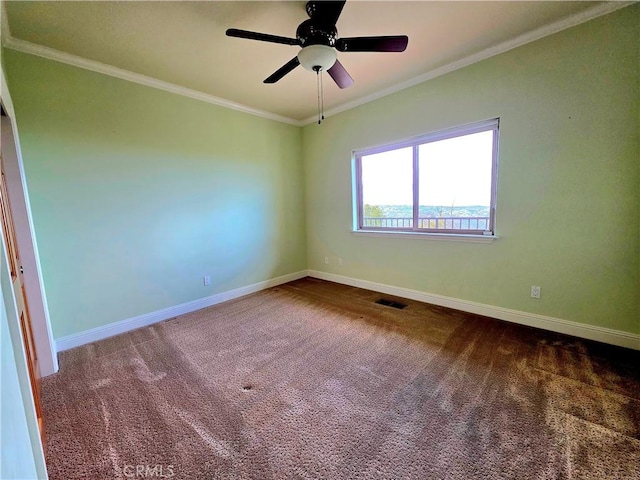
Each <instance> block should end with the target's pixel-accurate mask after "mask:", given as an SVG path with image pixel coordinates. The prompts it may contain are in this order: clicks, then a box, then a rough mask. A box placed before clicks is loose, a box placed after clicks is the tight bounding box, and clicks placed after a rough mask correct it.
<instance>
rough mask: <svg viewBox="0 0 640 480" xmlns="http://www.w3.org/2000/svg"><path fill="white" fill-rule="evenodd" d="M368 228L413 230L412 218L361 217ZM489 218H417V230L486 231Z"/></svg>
mask: <svg viewBox="0 0 640 480" xmlns="http://www.w3.org/2000/svg"><path fill="white" fill-rule="evenodd" d="M362 220H363V226H364V227H370V228H410V229H412V228H413V219H412V218H399V217H396V218H392V217H363V219H362ZM489 220H490V219H489V217H419V218H418V228H428V229H430V230H482V231H484V230H488V229H489Z"/></svg>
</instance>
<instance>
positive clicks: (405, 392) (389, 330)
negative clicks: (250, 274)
mask: <svg viewBox="0 0 640 480" xmlns="http://www.w3.org/2000/svg"><path fill="white" fill-rule="evenodd" d="M380 296H381V295H379V294H376V293H374V292H370V291H366V290H361V289H356V288H352V287H346V286H341V285H337V284H333V283H330V282H324V281H320V280H314V279H310V278H307V279H303V280H299V281H296V282H292V283H289V284H286V285H282V286H280V287H276V288H272V289H269V290H266V291H263V292H260V293H257V294H254V295H251V296H248V297H244V298H241V299H238V300H235V301H231V302H228V303H225V304H221V305H218V306H215V307H211V308H207V309H204V310H200V311H198V312H195V313H191V314H188V315H184V316H181V317H178V318H175V319H171V320H168V321H166V322H162V323H159V324H155V325H153V326H151V327H147V328H143V329H140V330H137V331H134V332H131V333H128V334H124V335H121V336H118V337H115V338H112V339H108V340H104V341H101V342H97V343H94V344H91V345H87V346H84V347H80V348H77V349H75V350H71V351H67V352H64V353H62V354H61V355H60V365H61V369H60V372H59V373H58V374H57V375H54V376H52V377H49V378H46V379H45V381H44V382H43V385H42V391H43V397H44V398H43V403H44V409H45V425H46V429H47V440H48V451H47V463H48V468H49V474H50V478H51V479H53V480H55V479H64V480H70V479H80V478H82V479H113V478H123V479H126V478H159V477H160V478H162V477H163V476H164V478H167V477H169V478H189V479H191V478H193V479H205V478H207V479H208V478H221V479H244V478H247V479H316V478H324V479H343V478H353V479H359V478H362V479H365V478H366V479H420V480H423V479H474V478H482V479H493V478H498V479H501V478H504V479H512V478H514V479H560V478H576V479H578V478H579V479H590V478H593V479H608V478H626V479H638V478H640V374H639V372H638V364H639V363H640V355H639V354H638V352H634V351H630V350H625V349H622V348H615V347H609V346H605V345H601V344H597V343H593V342H587V341H582V340H578V339H575V338H571V337H565V336H562V335H558V334H552V333H548V332H541V331H537V330H534V329H529V328H526V327H520V326H517V325H513V324H509V323H506V322H500V321H497V320H491V319H488V318H485V317H480V316H475V315H470V314H465V313H461V312H457V311H454V310H448V309H445V308H440V307H433V306H429V305H425V304H421V303H418V302H412V301H405V303H407V304H408V307H407V308H405V309H404V310H397V309H394V308H391V307H386V306H382V305H377V304H375V303H374V301H375V300H376V299H378V298H379V297H380ZM136 469H137V470H136Z"/></svg>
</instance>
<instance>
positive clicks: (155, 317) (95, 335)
mask: <svg viewBox="0 0 640 480" xmlns="http://www.w3.org/2000/svg"><path fill="white" fill-rule="evenodd" d="M306 276H307V271H306V270H302V271H300V272H295V273H290V274H287V275H282V276H281V277H276V278H272V279H270V280H265V281H263V282H258V283H254V284H252V285H247V286H246V287H240V288H236V289H233V290H229V291H226V292H222V293H216V294H215V295H211V296H210V297H205V298H200V299H198V300H193V301H192V302H187V303H183V304H180V305H175V306H173V307H168V308H163V309H162V310H157V311H155V312H150V313H145V314H143V315H138V316H137V317H132V318H127V319H125V320H121V321H119V322H115V323H110V324H108V325H104V326H101V327H96V328H92V329H90V330H85V331H84V332H80V333H74V334H72V335H67V336H65V337H61V338H58V339H56V349H57V351H58V352H62V351H64V350H69V349H71V348H75V347H79V346H81V345H86V344H87V343H91V342H95V341H98V340H103V339H105V338H109V337H112V336H114V335H118V334H120V333H125V332H129V331H131V330H135V329H136V328H140V327H146V326H147V325H151V324H153V323H156V322H161V321H163V320H167V319H169V318H173V317H176V316H178V315H183V314H185V313H189V312H194V311H196V310H200V309H201V308H205V307H210V306H212V305H216V304H218V303H222V302H226V301H228V300H233V299H234V298H238V297H243V296H245V295H249V294H250V293H255V292H259V291H260V290H264V289H266V288H271V287H275V286H278V285H282V284H283V283H287V282H292V281H293V280H298V279H300V278H304V277H306Z"/></svg>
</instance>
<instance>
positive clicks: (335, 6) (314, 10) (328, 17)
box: [307, 0, 346, 26]
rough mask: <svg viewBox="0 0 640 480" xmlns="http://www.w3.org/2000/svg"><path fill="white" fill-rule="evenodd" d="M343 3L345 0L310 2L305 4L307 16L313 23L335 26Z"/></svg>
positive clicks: (316, 0)
mask: <svg viewBox="0 0 640 480" xmlns="http://www.w3.org/2000/svg"><path fill="white" fill-rule="evenodd" d="M345 3H346V0H344V1H341V2H329V1H320V0H315V1H310V2H308V3H307V14H308V15H309V17H311V18H312V19H313V20H314V22H317V23H319V24H324V25H332V26H335V24H336V23H337V22H338V18H339V17H340V14H341V13H342V9H343V8H344V4H345Z"/></svg>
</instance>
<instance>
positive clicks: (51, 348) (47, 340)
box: [0, 71, 58, 377]
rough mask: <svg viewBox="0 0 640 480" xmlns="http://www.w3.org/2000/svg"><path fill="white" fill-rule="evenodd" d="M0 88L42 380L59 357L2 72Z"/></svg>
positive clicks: (5, 159)
mask: <svg viewBox="0 0 640 480" xmlns="http://www.w3.org/2000/svg"><path fill="white" fill-rule="evenodd" d="M1 82H2V83H1V85H0V100H1V101H2V106H3V108H4V111H5V113H6V115H7V116H3V117H2V119H1V120H2V124H1V130H2V139H1V142H2V158H3V162H4V168H5V177H6V180H7V189H8V190H9V198H10V199H11V214H12V216H13V221H14V224H15V230H16V240H17V243H18V250H19V251H20V257H21V261H22V267H23V268H24V289H25V291H26V294H27V298H28V299H29V312H30V314H31V322H32V326H33V337H34V343H35V350H36V354H37V356H38V359H39V362H40V374H41V375H42V376H43V377H46V376H49V375H52V374H54V373H56V372H57V371H58V357H57V350H56V345H55V340H54V338H53V332H52V330H51V323H50V320H49V308H48V305H47V297H46V294H45V289H44V283H43V280H42V269H41V267H40V259H39V257H38V253H37V252H38V249H37V243H36V238H35V236H34V234H33V232H34V229H33V220H32V218H31V206H30V204H29V197H28V195H27V187H26V181H25V175H24V166H23V163H22V154H21V151H20V142H19V136H18V128H17V125H16V121H15V112H14V109H13V103H12V102H11V97H10V95H9V89H8V87H7V83H6V79H5V76H4V71H2V80H1Z"/></svg>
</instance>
